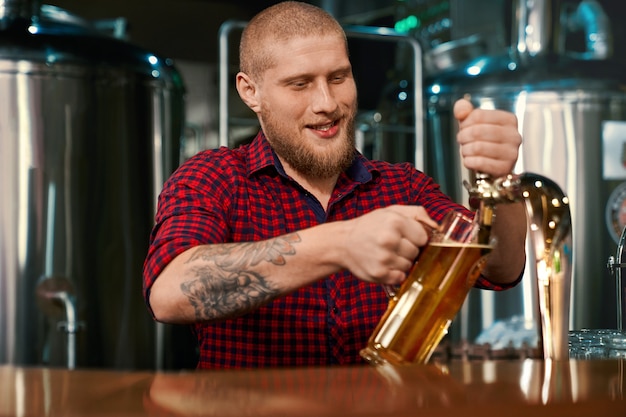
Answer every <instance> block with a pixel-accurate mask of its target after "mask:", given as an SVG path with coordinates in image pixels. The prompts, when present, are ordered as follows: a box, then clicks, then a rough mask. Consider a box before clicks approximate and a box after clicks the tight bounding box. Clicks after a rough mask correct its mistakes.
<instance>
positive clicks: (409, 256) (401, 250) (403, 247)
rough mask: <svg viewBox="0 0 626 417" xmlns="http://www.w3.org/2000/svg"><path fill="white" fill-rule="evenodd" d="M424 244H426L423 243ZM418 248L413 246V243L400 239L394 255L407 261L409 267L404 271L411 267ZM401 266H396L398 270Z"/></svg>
mask: <svg viewBox="0 0 626 417" xmlns="http://www.w3.org/2000/svg"><path fill="white" fill-rule="evenodd" d="M424 243H426V242H424ZM419 252H420V251H419V246H418V245H415V244H414V243H413V242H411V241H410V240H408V239H401V240H400V243H399V244H398V249H397V251H396V253H397V254H398V255H399V256H400V257H401V258H403V259H406V260H407V261H409V265H408V267H407V268H406V269H408V268H410V267H411V264H412V263H413V261H414V260H415V259H416V258H417V255H418V254H419ZM402 266H403V265H398V268H399V269H402Z"/></svg>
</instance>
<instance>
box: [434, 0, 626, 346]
mask: <svg viewBox="0 0 626 417" xmlns="http://www.w3.org/2000/svg"><path fill="white" fill-rule="evenodd" d="M513 3H514V4H515V3H516V2H513ZM517 3H518V6H519V5H521V4H523V5H524V7H528V6H527V5H528V4H531V3H530V2H524V1H520V2H517ZM583 3H594V2H582V3H581V4H583ZM534 4H537V5H540V6H541V5H544V6H549V10H545V9H544V10H527V9H525V10H523V11H525V12H526V15H523V14H522V13H520V10H522V9H524V7H521V8H518V9H516V10H515V11H516V12H517V14H516V15H515V16H514V18H513V20H514V24H513V26H514V29H519V28H520V27H522V30H521V31H520V32H519V33H520V34H530V33H533V32H532V31H531V30H523V29H524V28H526V29H528V25H527V24H524V22H520V21H519V20H520V19H523V18H524V17H526V18H528V17H529V16H530V14H531V12H534V13H535V18H537V20H542V19H543V21H544V22H545V21H546V20H550V19H552V20H551V25H552V26H551V27H548V28H546V27H537V26H535V27H534V29H535V31H534V34H535V35H537V36H538V35H541V36H542V37H543V39H538V40H537V39H535V41H536V42H534V43H533V42H530V41H531V40H529V39H524V40H525V41H528V42H527V43H526V44H525V45H524V46H528V45H530V46H532V45H541V46H542V47H544V48H545V49H539V50H537V51H536V53H531V51H529V49H526V50H523V48H522V47H519V46H520V45H518V44H517V43H516V42H513V43H512V44H513V45H512V46H513V48H514V49H515V48H517V49H516V50H515V51H514V53H506V54H501V55H482V56H475V57H472V58H471V59H468V60H466V61H464V62H461V63H458V65H455V66H451V67H449V68H447V69H443V70H441V71H438V72H435V73H431V74H430V75H429V76H428V77H427V79H426V81H425V83H424V86H425V87H424V88H425V90H424V105H425V114H426V124H425V129H426V137H427V138H429V140H428V142H427V146H428V147H429V149H428V152H427V154H428V162H427V165H428V168H427V170H428V172H429V173H430V174H432V175H433V176H434V177H435V178H436V179H438V180H439V182H441V183H442V187H443V188H444V189H445V190H446V191H447V192H448V193H450V194H451V195H453V196H454V197H455V198H456V199H457V200H458V201H463V200H465V201H466V198H467V195H466V194H467V193H466V191H465V190H464V188H463V187H462V185H461V180H462V179H467V176H468V173H467V172H466V171H465V170H464V169H463V168H462V163H461V161H460V156H459V153H458V151H457V150H456V149H457V146H456V143H455V140H454V138H455V135H456V132H457V131H458V125H457V123H456V121H455V120H454V118H453V117H452V106H453V104H454V101H455V100H456V99H458V98H460V97H463V96H467V97H469V98H470V99H471V100H472V102H473V103H474V104H475V105H476V106H479V107H482V108H496V109H503V110H509V111H511V112H513V113H514V114H515V115H516V116H517V118H518V123H519V130H520V132H521V134H522V137H523V143H522V145H521V148H520V157H519V160H518V165H517V166H516V169H515V170H516V172H535V173H538V174H541V175H544V176H546V177H548V178H550V179H552V180H553V181H555V182H556V183H557V184H558V185H559V186H560V187H561V188H562V189H563V190H564V192H565V193H566V195H568V197H569V199H570V204H571V206H570V207H571V211H572V231H573V232H572V234H573V244H572V248H571V250H572V254H573V264H574V265H573V276H572V298H571V299H572V303H571V314H570V323H569V326H570V328H615V327H616V292H615V282H614V278H613V277H612V275H611V273H610V271H609V270H608V269H607V267H606V261H607V258H608V256H609V255H610V254H612V253H614V252H615V247H616V244H617V241H618V239H619V235H620V231H621V230H622V229H623V227H624V221H625V213H626V209H625V207H626V203H625V201H626V170H625V168H624V167H626V157H625V155H626V152H625V151H624V149H626V140H625V139H624V138H626V88H625V87H626V76H625V75H624V74H626V72H624V65H623V63H622V62H618V61H617V60H615V59H613V58H612V57H610V56H609V54H604V55H602V56H597V55H595V56H594V55H593V54H587V55H586V54H585V53H578V52H576V53H568V52H567V51H565V52H564V51H562V50H557V49H556V48H551V47H546V46H545V45H546V44H545V42H548V40H549V41H550V42H552V41H554V39H555V35H554V33H558V31H559V29H561V31H562V32H564V31H565V29H564V28H557V27H556V25H557V24H558V21H559V16H558V10H557V6H559V7H560V6H562V5H563V4H565V3H560V2H552V3H551V4H550V2H547V1H546V2H535V3H534ZM551 15H552V18H551V17H550V16H551ZM555 15H556V16H555ZM555 17H556V21H555V20H554V18H555ZM515 19H517V21H515ZM561 20H562V16H561ZM526 23H528V22H526ZM548 26H550V25H548ZM539 29H542V30H539ZM547 29H550V30H551V31H552V32H551V33H548V34H547V33H546V32H547ZM594 29H597V26H596V27H595V28H594ZM518 35H519V34H518ZM519 36H524V35H519ZM516 41H520V39H519V37H518V38H517V39H516ZM518 47H519V48H518ZM521 50H523V53H519V51H521ZM527 252H528V251H527ZM533 269H534V268H531V267H529V266H528V264H527V268H526V273H525V277H524V279H523V281H522V284H521V285H519V286H517V287H516V288H514V289H512V290H509V291H506V292H503V293H498V294H492V293H489V292H484V291H475V292H472V293H471V294H470V297H469V298H468V302H467V303H466V305H465V306H464V311H463V314H464V315H465V316H464V317H463V316H462V317H459V318H458V320H457V322H456V324H457V331H456V333H455V334H456V336H457V337H458V336H459V330H458V327H461V328H462V330H461V331H460V333H461V337H463V338H465V337H467V338H469V339H472V338H473V337H475V336H476V335H477V334H478V333H479V332H480V331H482V330H484V329H485V328H488V327H489V326H491V325H492V324H493V323H494V322H496V321H498V320H507V319H509V318H511V317H516V316H522V317H523V318H525V319H530V318H531V317H532V316H533V315H534V314H536V311H537V305H536V304H537V300H536V299H534V297H533V294H535V289H534V286H535V285H536V283H535V281H536V280H535V279H534V277H532V276H530V275H531V274H532V270H533Z"/></svg>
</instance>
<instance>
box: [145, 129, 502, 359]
mask: <svg viewBox="0 0 626 417" xmlns="http://www.w3.org/2000/svg"><path fill="white" fill-rule="evenodd" d="M391 204H417V205H421V206H424V208H425V209H426V210H427V211H428V213H429V214H430V216H431V217H433V218H434V219H435V220H438V221H439V220H441V219H442V218H443V216H444V214H445V213H446V212H448V211H449V210H452V209H455V210H459V209H460V210H466V209H465V208H462V207H460V206H459V205H458V204H456V203H454V202H453V201H451V200H450V199H449V198H448V197H447V196H446V195H445V194H443V193H442V192H441V191H440V189H439V186H438V185H437V184H435V183H434V181H433V180H432V179H431V178H430V177H428V176H426V175H425V174H424V173H422V172H420V171H418V170H416V169H414V168H413V167H412V166H411V165H410V164H408V163H402V164H390V163H387V162H381V161H369V160H367V159H366V158H365V157H363V156H362V155H358V156H357V157H356V158H355V161H354V163H353V165H352V167H351V168H349V169H348V170H347V171H346V172H345V173H343V174H341V175H340V176H339V179H338V181H337V185H336V187H335V190H334V191H333V194H332V196H331V199H330V202H329V206H328V210H327V211H324V209H323V208H322V206H321V205H320V203H319V202H318V201H317V200H316V199H314V198H313V197H311V196H310V194H309V193H307V192H306V190H304V189H303V188H302V187H301V186H299V185H298V184H297V183H296V182H294V181H292V180H290V179H289V178H288V177H287V176H286V175H285V173H284V170H283V169H282V166H281V164H280V162H279V161H278V159H277V158H276V157H275V155H274V153H273V151H272V149H271V148H270V146H269V144H268V143H267V141H266V139H265V137H264V136H263V133H259V135H258V136H257V137H256V138H255V140H254V141H253V142H252V143H251V144H249V145H245V146H242V147H239V148H237V149H228V148H220V149H215V150H207V151H204V152H201V153H199V154H198V155H196V156H194V157H192V158H191V159H189V160H188V161H187V162H185V163H184V164H183V165H182V166H181V167H180V168H179V169H178V170H177V171H176V172H175V173H174V174H173V175H172V177H171V178H170V179H169V180H168V181H167V182H166V184H165V185H164V188H163V191H162V193H161V195H160V196H159V210H158V213H157V217H156V225H155V227H154V230H153V232H152V235H151V241H150V243H151V244H150V249H149V253H148V256H147V259H146V262H145V266H144V297H145V299H146V302H148V299H149V298H148V297H149V292H150V286H151V285H152V283H153V282H154V280H155V279H156V278H157V276H158V275H159V274H160V273H161V271H162V270H163V268H165V266H166V265H167V264H168V263H169V262H170V261H171V260H172V259H173V258H174V257H176V255H178V254H180V253H181V252H183V251H185V250H186V249H189V248H190V247H192V246H196V245H202V244H207V243H222V242H248V241H259V240H264V239H269V238H272V237H275V236H279V235H283V234H286V233H291V232H294V231H298V230H301V229H304V228H308V227H311V226H315V225H317V224H320V223H325V222H332V221H338V220H346V219H352V218H354V217H356V216H360V215H362V214H365V213H367V212H369V211H372V210H374V209H376V208H380V207H385V206H389V205H391ZM329 238H332V237H331V236H329ZM477 286H480V287H484V288H489V289H494V290H499V289H502V287H499V286H495V285H493V284H491V283H489V282H488V281H486V280H484V279H480V280H479V281H478V282H477ZM386 308H387V296H386V294H385V292H384V291H383V289H382V286H381V285H377V284H371V283H367V282H364V281H362V280H360V279H357V278H355V277H354V276H352V275H351V274H350V272H348V271H342V272H339V273H336V274H333V275H331V276H329V277H327V278H325V279H321V280H319V281H317V282H315V283H314V284H312V285H308V286H306V287H303V288H300V289H299V290H297V291H295V292H293V293H291V294H289V295H286V296H284V297H280V298H278V299H276V300H274V301H273V302H271V303H269V304H267V305H265V306H263V307H261V308H259V309H257V310H256V311H254V312H251V313H249V314H246V315H245V316H242V317H238V318H235V319H229V320H222V321H219V322H212V323H197V324H195V325H194V328H195V333H196V335H197V338H198V344H199V349H200V358H199V363H198V368H237V367H261V366H300V365H330V364H353V363H361V362H362V359H361V358H360V356H359V350H360V349H361V348H363V347H364V346H365V344H366V342H367V339H368V338H369V336H370V335H371V333H372V332H373V330H374V327H375V326H376V324H377V323H378V321H379V319H380V317H381V316H382V314H383V312H384V311H385V309H386Z"/></svg>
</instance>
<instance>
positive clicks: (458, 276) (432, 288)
mask: <svg viewBox="0 0 626 417" xmlns="http://www.w3.org/2000/svg"><path fill="white" fill-rule="evenodd" d="M490 251H491V246H489V245H480V244H474V243H457V242H444V243H439V242H431V243H429V244H428V246H426V247H425V248H424V249H423V251H422V253H421V254H420V256H419V259H418V262H416V263H415V265H414V266H413V269H412V270H411V272H410V273H409V276H408V277H407V279H406V280H405V281H404V283H403V284H402V286H401V287H400V289H399V290H398V292H397V294H395V295H394V296H393V297H392V298H391V299H390V300H389V306H388V307H387V311H386V312H385V314H384V315H383V317H382V319H381V320H380V322H379V323H378V325H377V326H376V329H375V330H374V333H373V334H372V336H371V337H370V339H369V341H368V344H367V347H366V348H364V349H362V350H361V356H362V357H363V358H365V359H366V360H368V361H369V362H370V363H372V364H378V363H383V362H389V363H391V364H396V365H398V364H404V363H426V362H427V361H428V360H429V359H430V356H431V355H432V353H433V352H434V350H435V348H436V347H437V345H438V344H439V342H440V341H441V339H442V338H443V337H444V336H445V335H446V333H447V331H448V326H449V325H450V323H451V322H452V320H453V319H454V317H455V316H456V314H457V312H458V311H459V309H460V308H461V306H462V305H463V302H464V300H465V298H466V296H467V293H468V292H469V290H470V288H472V286H473V285H474V283H475V282H476V279H477V278H478V277H479V275H480V273H481V271H482V268H483V265H484V263H485V259H486V258H485V257H484V255H486V254H488V253H489V252H490Z"/></svg>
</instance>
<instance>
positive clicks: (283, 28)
mask: <svg viewBox="0 0 626 417" xmlns="http://www.w3.org/2000/svg"><path fill="white" fill-rule="evenodd" d="M309 36H319V37H325V36H340V37H341V38H343V39H344V42H346V53H347V52H348V44H347V40H346V34H345V32H344V31H343V29H342V27H341V25H340V24H339V22H337V20H336V19H335V18H334V17H332V16H331V15H330V14H329V13H328V12H326V11H325V10H323V9H321V8H319V7H317V6H313V5H311V4H307V3H302V2H297V1H285V2H282V3H278V4H275V5H273V6H270V7H268V8H267V9H265V10H263V11H261V12H260V13H259V14H257V15H256V16H255V17H253V18H252V20H250V22H249V23H248V24H247V26H246V27H245V29H244V31H243V34H242V35H241V42H240V44H239V70H240V71H241V72H244V73H246V74H248V76H250V77H252V78H257V77H259V76H261V75H262V74H263V72H265V70H267V69H268V68H271V67H272V65H273V64H274V62H273V54H272V49H273V48H274V47H275V46H276V45H277V44H278V43H280V42H286V41H289V40H291V39H296V38H303V37H309Z"/></svg>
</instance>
